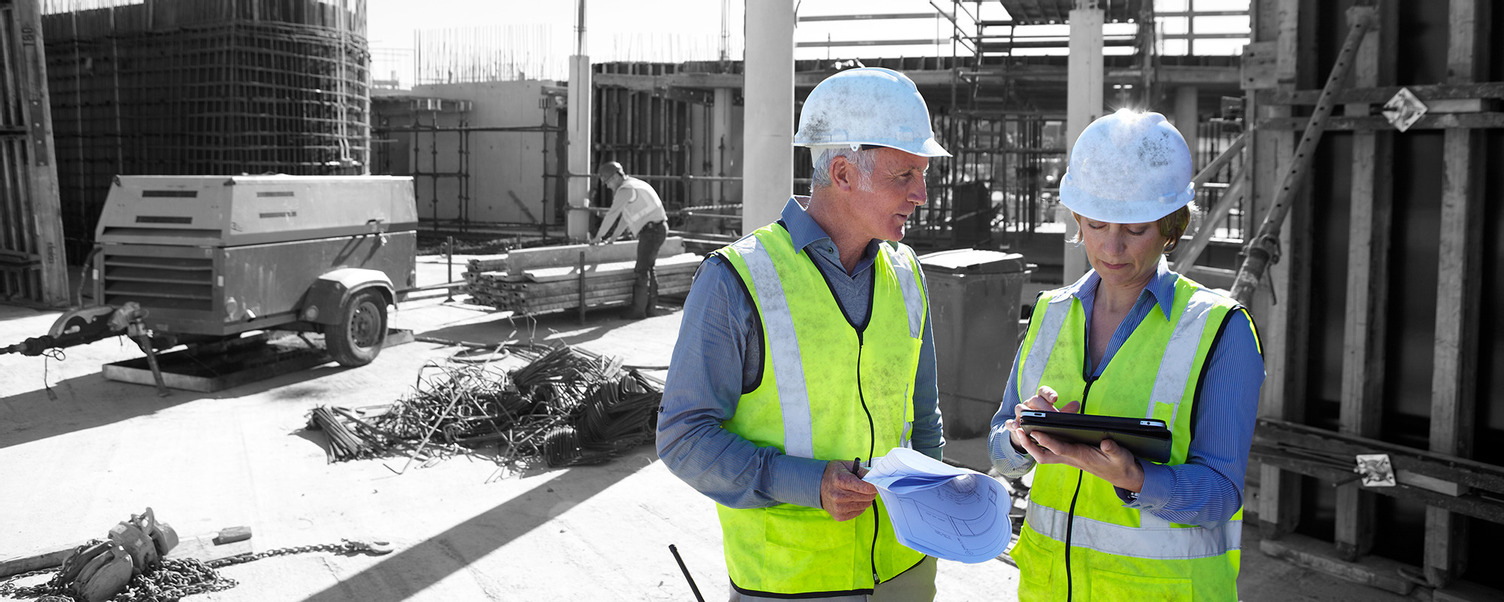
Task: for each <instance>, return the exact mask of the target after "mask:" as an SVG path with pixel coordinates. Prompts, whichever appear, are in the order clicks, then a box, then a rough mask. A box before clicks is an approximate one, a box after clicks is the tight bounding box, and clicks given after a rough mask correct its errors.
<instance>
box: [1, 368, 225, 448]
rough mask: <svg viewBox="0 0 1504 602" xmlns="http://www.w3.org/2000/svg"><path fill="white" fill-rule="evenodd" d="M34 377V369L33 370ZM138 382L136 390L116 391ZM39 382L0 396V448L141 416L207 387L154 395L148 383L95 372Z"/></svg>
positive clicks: (190, 397)
mask: <svg viewBox="0 0 1504 602" xmlns="http://www.w3.org/2000/svg"><path fill="white" fill-rule="evenodd" d="M38 376H39V377H40V376H41V375H40V371H38ZM137 387H139V388H140V389H141V392H140V393H136V392H131V393H127V394H125V395H122V394H121V390H122V388H129V389H134V388H137ZM52 392H53V393H54V394H55V395H56V396H57V399H53V398H52V397H51V396H49V395H48V392H47V390H46V389H45V388H42V389H36V390H34V391H28V392H25V393H21V394H18V395H11V396H8V397H6V398H5V400H4V401H3V402H0V422H3V425H4V426H3V428H0V449H4V448H6V447H10V446H13V445H21V444H25V443H31V442H33V441H39V440H42V439H46V438H49V437H56V436H58V435H65V434H68V433H71V432H75V431H82V430H86V429H91V428H95V427H99V426H104V425H107V424H112V423H115V422H120V421H123V420H129V419H131V418H135V417H137V416H145V415H148V414H152V413H154V412H158V411H161V410H165V409H167V408H171V407H173V406H177V405H182V404H185V403H189V402H192V401H197V400H200V399H204V398H206V397H210V396H211V395H210V394H208V393H196V392H192V391H178V390H173V391H172V394H171V395H168V396H167V397H158V396H157V391H156V389H155V388H153V387H149V386H144V385H131V384H124V383H118V382H115V381H111V380H106V379H105V378H104V376H102V375H100V374H90V375H88V376H78V377H74V378H69V379H65V380H61V381H58V382H56V383H53V384H52Z"/></svg>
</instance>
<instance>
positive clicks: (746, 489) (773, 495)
mask: <svg viewBox="0 0 1504 602" xmlns="http://www.w3.org/2000/svg"><path fill="white" fill-rule="evenodd" d="M782 221H783V224H784V226H785V227H787V228H788V231H789V235H790V237H791V238H792V239H793V242H794V247H795V248H798V249H803V250H805V251H806V252H807V253H809V255H810V257H812V258H813V259H814V263H815V265H816V266H817V267H818V268H819V269H820V272H821V273H823V274H824V275H825V280H826V281H827V282H829V283H830V286H831V292H832V294H834V295H835V298H836V300H837V302H838V303H839V304H840V306H841V310H842V311H843V312H845V314H846V318H847V319H848V320H850V321H851V323H852V324H853V325H855V326H857V327H858V328H860V327H862V326H863V325H865V323H866V320H867V317H868V316H867V313H866V312H867V306H868V304H869V301H870V299H871V298H872V281H873V261H874V259H875V258H876V256H877V255H876V253H877V252H878V247H877V245H879V244H881V242H880V241H877V240H873V241H871V242H868V243H867V248H866V250H865V251H864V252H863V254H862V259H861V260H860V261H859V262H858V263H857V265H856V268H855V269H854V270H852V272H851V273H847V272H846V269H845V268H844V267H842V266H841V261H840V256H839V255H838V254H837V249H836V246H835V243H834V242H833V241H832V240H831V238H830V235H828V234H826V233H825V230H824V229H823V228H821V227H820V225H819V224H818V223H816V222H815V220H814V218H811V217H810V216H809V214H807V213H805V211H804V208H803V207H802V206H800V205H799V203H798V201H797V200H796V199H789V202H788V204H786V205H784V208H783V214H782ZM739 280H740V277H739V276H737V274H736V270H735V268H733V267H731V266H730V265H729V264H727V263H726V261H725V260H724V259H722V258H720V257H718V256H712V257H711V258H709V259H707V260H705V262H704V263H702V264H700V269H699V271H698V272H697V273H696V274H695V280H694V284H693V285H692V286H691V287H690V290H689V295H688V296H687V297H686V298H685V300H684V311H683V317H682V322H681V324H680V326H679V339H678V342H677V343H676V344H675V345H674V353H673V357H672V359H671V360H670V362H669V368H668V379H667V381H666V385H665V386H664V390H663V403H662V406H661V408H660V414H659V415H658V457H659V458H662V459H663V463H664V465H665V466H667V467H668V468H669V470H670V471H672V472H673V473H674V474H675V475H676V476H678V477H679V478H680V479H683V480H684V481H685V482H686V483H689V485H690V486H692V487H694V488H695V489H697V490H699V491H700V492H701V493H704V494H705V495H706V496H709V497H710V498H711V499H713V500H715V501H716V502H718V503H720V504H722V505H725V506H728V507H731V508H762V507H768V506H774V505H777V504H780V503H788V504H798V505H801V506H809V507H811V508H819V507H820V479H821V477H822V476H823V475H824V473H825V465H826V463H827V460H816V459H812V458H800V457H795V456H789V455H785V454H784V453H782V452H780V451H779V450H778V448H775V447H758V446H757V445H754V444H753V443H752V442H750V441H748V440H746V439H744V438H742V437H741V436H740V435H737V434H735V433H732V432H730V431H727V430H725V429H724V428H722V427H721V424H722V423H724V422H725V421H727V420H730V419H731V417H732V415H733V414H735V413H736V405H737V402H738V401H739V400H740V399H741V396H742V393H743V392H744V391H751V388H752V387H753V386H754V385H755V384H756V382H757V378H758V374H759V373H760V372H761V369H762V365H761V364H762V361H763V351H762V331H761V329H760V327H759V324H758V318H757V311H756V307H755V306H754V304H753V302H752V299H751V298H750V297H748V296H747V292H746V289H745V288H743V286H742V284H741V283H740V282H739ZM912 445H913V447H914V449H915V450H917V451H920V452H923V453H925V454H927V455H929V456H931V457H933V458H936V459H939V458H940V453H941V448H942V447H943V446H944V445H945V440H944V438H943V437H942V435H941V426H940V409H939V393H938V389H937V388H936V384H935V343H934V336H933V334H932V333H931V329H930V323H929V319H928V317H926V319H925V323H924V334H923V339H922V340H921V345H920V351H919V371H918V373H917V374H916V375H915V377H914V432H913V438H912ZM868 460H870V459H868Z"/></svg>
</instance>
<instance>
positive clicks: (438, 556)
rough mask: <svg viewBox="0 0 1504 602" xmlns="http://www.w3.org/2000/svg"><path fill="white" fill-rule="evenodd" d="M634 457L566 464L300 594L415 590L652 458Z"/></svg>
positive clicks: (350, 598)
mask: <svg viewBox="0 0 1504 602" xmlns="http://www.w3.org/2000/svg"><path fill="white" fill-rule="evenodd" d="M637 460H638V455H636V454H628V455H626V456H623V457H620V458H617V459H615V460H613V461H611V462H610V463H607V464H603V465H600V466H580V467H575V468H571V469H569V470H568V472H566V473H564V474H563V475H561V476H559V477H558V478H555V479H551V480H549V481H547V482H544V483H540V484H539V486H538V487H534V488H533V489H531V490H529V491H528V492H527V493H524V494H522V495H519V496H517V497H514V498H512V499H510V500H507V501H506V502H503V503H502V504H500V505H498V506H496V507H494V508H491V509H490V510H487V511H485V512H482V513H480V514H477V515H475V516H473V517H471V518H469V519H467V520H465V521H464V522H462V523H459V524H457V525H455V526H453V527H450V528H449V529H448V530H446V531H444V532H443V533H440V534H439V535H438V536H436V537H433V538H431V539H428V540H425V541H423V542H421V543H419V544H417V545H415V546H413V547H411V548H408V549H405V550H402V551H401V552H397V553H395V554H393V555H391V556H389V557H387V558H386V559H384V560H382V561H381V562H379V563H377V564H376V565H375V566H372V567H370V568H367V569H365V570H363V571H361V572H359V573H357V574H355V575H354V576H352V577H350V578H348V579H343V580H341V581H340V582H339V583H336V584H334V585H332V586H330V587H328V588H326V589H324V590H323V591H321V592H318V593H316V594H313V595H312V596H309V597H307V598H305V599H304V600H305V602H309V601H311V602H356V601H360V602H363V601H365V600H378V599H379V600H401V599H406V598H409V597H412V596H414V595H417V594H418V593H419V592H422V591H423V590H425V589H427V588H429V587H431V586H433V585H435V584H437V583H438V582H439V581H442V580H443V579H445V578H447V577H449V576H450V575H453V574H455V573H458V572H460V571H461V570H463V569H464V568H465V567H467V566H470V565H471V564H474V563H475V562H476V561H478V560H480V559H481V558H483V557H485V556H486V555H487V554H490V553H491V552H494V551H496V550H498V549H501V547H502V546H505V545H507V544H508V543H510V542H512V541H513V540H516V539H517V538H519V537H522V536H523V535H526V534H527V533H529V532H531V531H532V530H534V529H537V528H538V527H541V526H543V524H544V523H547V522H548V521H550V520H552V519H554V518H556V517H558V516H559V515H561V514H563V513H564V512H567V511H569V510H570V509H572V508H574V507H575V506H578V505H579V504H581V503H582V502H584V501H585V500H587V499H589V498H590V497H593V496H594V495H596V494H598V493H600V492H602V491H605V490H606V489H607V488H609V487H611V486H612V485H615V484H616V483H618V482H620V481H621V480H623V479H625V478H627V477H629V476H631V475H633V474H635V473H636V472H637V471H639V470H642V469H643V468H646V467H647V466H648V465H649V464H651V462H647V463H642V462H639V461H637ZM602 473H604V474H602ZM579 488H589V491H588V494H587V495H583V496H579V497H576V498H574V499H548V498H556V497H557V495H558V494H555V493H551V492H552V491H554V490H559V491H577V490H578V489H579Z"/></svg>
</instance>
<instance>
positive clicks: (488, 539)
mask: <svg viewBox="0 0 1504 602" xmlns="http://www.w3.org/2000/svg"><path fill="white" fill-rule="evenodd" d="M427 266H428V269H427V270H425V271H426V272H427V273H428V276H426V278H425V277H424V276H422V275H421V274H420V284H422V283H424V280H425V279H426V280H427V282H429V283H432V282H440V281H442V279H439V280H435V279H434V278H435V277H436V276H435V274H434V273H433V272H432V270H433V269H434V268H437V269H438V270H443V269H444V268H445V267H446V266H443V265H442V264H435V263H432V262H430V263H428V264H427ZM420 269H423V268H421V267H420ZM438 274H440V275H442V274H443V272H442V271H439V272H438ZM444 297H445V296H444V294H443V293H442V292H440V293H438V294H437V295H430V296H427V297H424V298H421V299H416V300H412V301H409V302H407V303H404V304H403V305H402V307H401V308H400V311H398V312H396V313H395V314H394V315H393V317H392V325H393V326H394V327H398V328H408V329H412V330H413V331H414V332H415V333H416V334H417V335H418V337H419V341H418V342H414V343H410V344H406V345H401V346H398V347H393V348H389V349H386V350H384V351H383V353H382V354H381V355H380V357H378V358H377V359H376V361H375V362H374V363H373V364H371V365H369V366H365V367H362V368H356V369H347V368H342V367H339V366H337V365H335V364H327V365H323V366H319V367H316V368H313V369H310V370H306V371H302V372H298V373H295V374H286V375H282V376H278V377H275V378H272V379H269V380H266V381H262V382H257V383H252V384H247V385H242V386H239V387H235V388H232V389H228V390H225V391H220V392H216V393H191V392H185V391H174V392H173V393H172V394H171V395H169V396H167V397H159V396H158V395H157V392H156V390H155V389H154V388H152V387H149V386H142V385H135V384H129V383H119V382H113V381H108V380H105V379H104V378H103V377H102V376H101V375H100V366H102V365H103V364H105V363H109V362H113V361H118V360H122V359H127V358H134V357H139V356H140V351H139V350H137V349H136V347H135V346H134V345H133V344H131V343H130V342H128V341H125V340H123V339H120V340H117V339H111V340H106V341H100V342H96V343H93V344H91V345H85V346H80V347H74V348H70V349H67V350H64V353H65V356H66V357H65V359H61V360H58V359H48V358H40V357H22V356H17V355H5V356H0V557H8V556H14V555H22V554H26V553H28V552H32V551H42V550H45V549H49V548H53V547H57V546H60V545H66V544H69V543H73V542H78V541H82V540H85V539H89V538H93V537H100V536H103V535H104V533H105V532H106V531H107V530H108V529H109V528H110V527H111V526H113V525H114V524H115V523H116V522H118V521H120V520H123V519H125V518H128V517H129V515H130V514H131V513H139V512H141V511H142V509H144V508H146V507H148V506H150V507H152V508H153V509H154V510H155V513H156V515H157V517H158V518H159V519H161V520H163V521H165V522H168V523H169V524H171V525H172V526H173V527H175V528H176V529H177V531H178V532H179V533H180V534H182V535H183V536H184V537H192V536H196V535H203V534H212V533H214V532H216V531H218V530H219V529H221V528H225V527H230V526H237V525H245V526H249V527H251V528H252V529H253V531H254V537H253V538H252V540H251V541H252V543H253V546H254V549H255V550H257V551H265V550H271V549H278V548H284V547H289V546H304V545H317V544H331V543H338V542H340V541H341V540H342V539H344V538H367V537H374V538H380V539H385V540H388V541H390V542H391V543H392V544H393V546H394V548H395V551H394V552H393V553H392V554H390V555H387V556H366V555H354V556H342V555H335V554H330V553H327V552H317V553H310V554H299V555H289V556H279V557H273V558H266V559H262V560H257V561H254V562H249V563H246V564H241V565H236V566H231V567H228V568H225V569H223V571H222V572H223V574H224V575H225V576H227V577H230V578H232V579H235V580H236V581H237V582H239V585H237V586H236V587H234V588H231V589H228V590H225V591H222V592H214V593H210V594H204V595H200V596H194V597H193V598H191V599H194V600H245V601H250V600H257V601H264V600H316V601H323V602H346V601H350V602H354V601H367V600H446V601H452V600H543V601H548V600H581V599H583V600H686V599H692V595H691V594H690V591H689V588H688V585H687V584H686V582H685V578H684V576H683V575H682V574H681V572H680V570H679V568H678V565H677V564H676V563H675V562H674V558H673V556H672V555H671V554H670V552H669V549H668V546H669V545H671V544H672V545H675V546H676V547H677V549H678V550H679V553H680V554H681V555H682V556H683V559H684V562H685V564H686V566H687V567H688V569H689V570H690V571H691V573H692V575H693V577H694V579H695V581H696V583H697V584H698V586H699V588H700V591H701V592H702V593H703V594H704V595H705V598H706V599H708V600H721V599H725V597H726V595H727V589H728V587H727V579H726V572H725V563H724V560H723V558H722V555H721V550H720V541H721V537H720V530H719V526H718V525H717V523H716V518H715V512H714V505H713V504H712V503H711V502H710V501H709V499H707V498H705V497H704V496H702V495H700V494H698V493H697V492H695V491H694V490H692V489H690V488H689V487H688V486H687V485H685V484H684V483H683V482H681V481H680V480H678V479H677V478H675V477H674V476H673V475H671V474H670V473H669V472H668V471H667V469H665V468H664V466H663V464H662V463H661V462H659V461H658V460H657V458H656V457H655V455H654V452H653V449H652V447H651V446H643V447H641V448H639V449H637V450H634V451H633V452H632V453H631V454H629V455H627V456H625V457H622V458H619V459H617V460H615V461H613V462H611V463H609V464H605V465H601V466H587V467H576V468H569V469H562V470H551V471H537V472H534V473H529V474H525V475H498V474H497V472H498V471H497V466H496V465H495V464H494V463H492V462H490V461H488V460H486V459H484V458H472V457H466V456H456V457H451V458H449V459H447V460H444V461H441V462H437V463H434V464H432V465H428V466H422V465H413V466H408V467H406V470H405V471H404V466H405V464H406V462H405V460H404V459H402V458H393V459H385V460H360V461H353V462H342V463H336V464H328V463H326V459H325V454H324V451H323V449H322V447H321V445H320V439H321V436H320V435H317V434H310V433H308V432H306V431H305V430H304V427H305V425H306V423H307V421H308V414H309V412H310V411H311V410H312V409H313V408H314V407H317V406H319V405H347V406H365V405H376V404H385V403H390V402H392V401H395V400H397V399H398V398H400V397H401V396H403V395H404V394H406V393H408V392H409V391H411V390H412V387H413V385H414V383H415V382H416V379H417V376H418V374H419V372H420V371H421V370H422V369H423V368H424V366H425V365H429V364H430V363H431V362H443V361H445V359H446V358H448V357H449V356H451V355H453V354H454V353H456V352H457V351H459V350H461V349H463V347H457V346H453V345H449V344H446V343H443V342H435V341H466V342H473V343H482V344H487V345H493V344H497V343H501V342H505V341H549V342H562V343H569V344H573V345H579V346H581V347H583V348H585V349H589V350H591V351H594V352H597V353H602V354H607V355H614V356H619V357H621V358H622V359H623V361H624V362H625V363H627V364H629V365H636V366H643V367H644V368H645V369H647V370H648V372H649V374H654V375H656V376H658V377H660V378H661V377H662V376H663V374H664V368H665V367H666V366H667V364H668V359H669V354H670V351H671V350H672V348H673V344H674V340H675V338H676V334H677V331H678V326H679V320H680V316H679V314H678V313H677V312H675V313H671V314H668V315H665V316H660V317H656V318H650V319H648V320H642V321H636V322H632V321H626V320H622V319H620V318H619V314H620V310H603V311H599V312H593V313H591V314H590V315H589V316H588V319H587V320H586V321H585V323H583V324H581V323H580V322H579V320H578V318H577V316H576V315H575V314H564V313H555V314H551V315H545V316H540V317H536V318H509V317H507V315H505V314H500V313H496V312H493V311H490V310H489V309H487V308H483V307H475V306H468V305H463V304H459V303H444V302H443V299H444ZM56 316H57V312H50V311H37V310H33V309H27V308H20V307H14V306H3V305H0V343H4V344H8V343H11V342H16V341H19V340H22V339H24V338H26V337H30V336H36V335H38V334H42V333H45V332H46V330H47V328H48V326H50V325H51V323H52V321H53V319H55V317H56ZM49 391H50V392H49ZM951 445H952V447H951V450H952V451H951V456H952V457H953V458H954V459H957V460H958V461H959V462H960V463H962V464H963V465H968V466H972V467H974V468H986V462H987V460H986V450H985V442H984V441H983V440H981V439H976V440H968V441H955V442H952V444H951ZM399 472H401V474H398V473H399ZM1252 531H1253V529H1251V528H1250V529H1247V530H1246V532H1247V533H1248V535H1247V536H1246V537H1245V543H1244V550H1245V552H1244V554H1243V558H1244V573H1243V578H1242V583H1243V590H1242V591H1243V597H1244V599H1245V600H1358V599H1362V600H1380V601H1383V600H1399V599H1401V598H1399V597H1397V596H1389V597H1386V594H1383V593H1382V592H1377V591H1376V590H1372V589H1369V588H1361V587H1358V586H1354V585H1344V584H1342V583H1332V581H1333V580H1332V579H1330V578H1326V577H1324V576H1321V575H1317V574H1314V573H1311V572H1310V571H1305V570H1304V569H1301V568H1300V567H1296V566H1294V565H1290V564H1288V563H1283V562H1279V561H1274V560H1271V559H1268V558H1266V557H1263V555H1262V554H1260V553H1259V552H1258V551H1257V549H1258V546H1257V544H1256V543H1255V542H1254V540H1255V539H1256V534H1255V533H1252ZM1017 577H1018V574H1017V569H1016V568H1014V567H1013V566H1011V565H1010V564H1008V563H1006V562H1003V561H989V562H985V563H981V564H961V563H954V562H946V561H942V562H941V563H940V569H939V577H938V579H939V582H938V589H939V592H940V596H939V599H942V600H1009V599H1015V597H1016V596H1015V595H1014V592H1015V591H1016V588H1017Z"/></svg>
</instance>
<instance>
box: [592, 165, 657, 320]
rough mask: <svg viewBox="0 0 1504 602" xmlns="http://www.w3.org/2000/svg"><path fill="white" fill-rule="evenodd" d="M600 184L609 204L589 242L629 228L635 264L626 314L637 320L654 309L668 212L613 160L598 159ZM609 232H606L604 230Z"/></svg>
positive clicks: (615, 235) (647, 188) (644, 184)
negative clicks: (606, 189) (609, 192)
mask: <svg viewBox="0 0 1504 602" xmlns="http://www.w3.org/2000/svg"><path fill="white" fill-rule="evenodd" d="M595 175H596V177H598V178H600V180H601V184H602V185H605V186H607V187H609V188H610V189H611V190H612V192H613V194H612V196H611V208H610V209H608V210H607V211H606V216H605V217H603V218H601V227H600V229H599V230H597V231H596V233H595V236H593V237H591V239H590V243H591V244H596V243H601V242H607V243H609V242H612V241H615V240H616V239H617V238H619V237H621V235H622V234H625V233H627V232H631V233H632V236H634V237H636V238H637V265H636V266H635V267H634V268H633V269H632V275H633V277H634V278H633V280H632V305H631V306H629V307H628V308H627V317H628V318H630V319H634V320H638V319H642V318H646V317H648V316H652V315H657V313H658V274H657V272H656V270H654V269H653V268H654V266H656V265H657V264H658V249H660V248H662V247H663V240H664V239H665V238H668V214H667V213H664V211H663V200H662V199H659V198H658V192H657V191H655V190H653V187H652V186H649V185H648V183H647V182H644V181H642V180H639V179H637V178H634V177H631V176H629V175H627V174H626V172H625V171H623V170H622V168H621V164H620V163H617V162H615V161H607V162H605V163H602V164H601V166H600V169H598V170H596V174H595ZM607 232H610V233H611V234H610V236H607V235H606V233H607Z"/></svg>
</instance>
